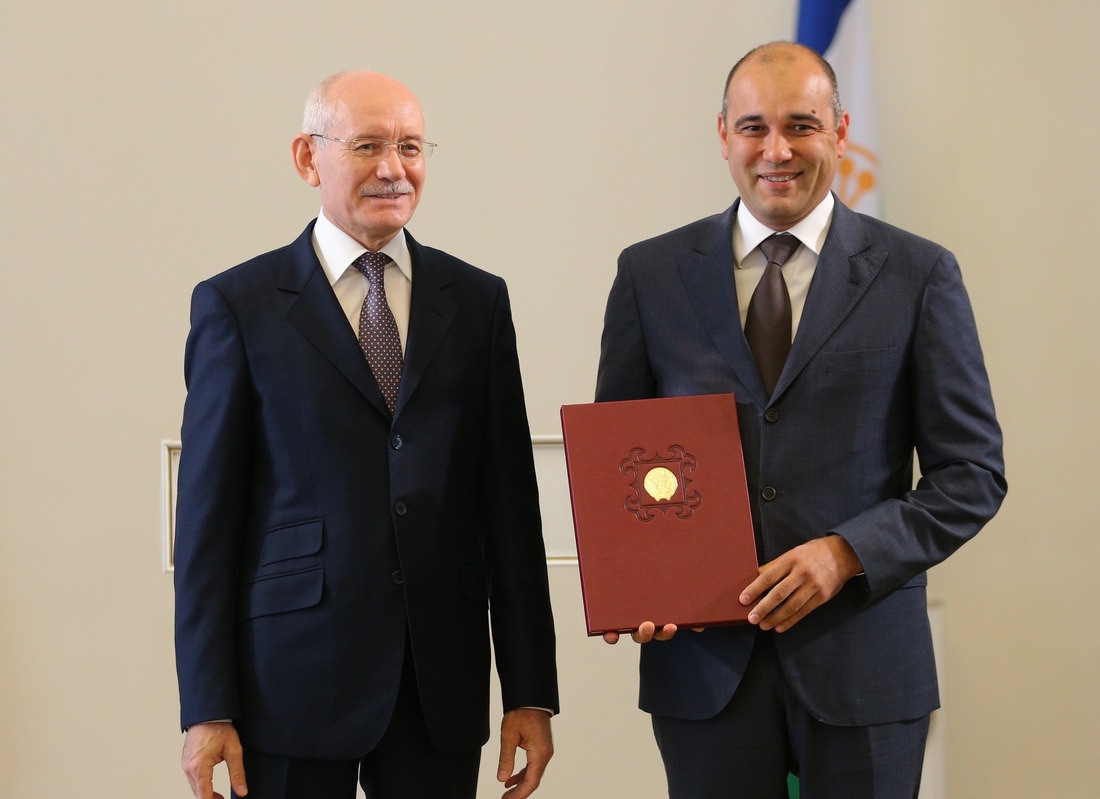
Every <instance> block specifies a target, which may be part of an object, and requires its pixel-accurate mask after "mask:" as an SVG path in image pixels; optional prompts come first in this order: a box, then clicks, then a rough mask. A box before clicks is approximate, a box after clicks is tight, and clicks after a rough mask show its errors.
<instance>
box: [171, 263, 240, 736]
mask: <svg viewBox="0 0 1100 799" xmlns="http://www.w3.org/2000/svg"><path fill="white" fill-rule="evenodd" d="M184 374H185V379H186V381H187V388H188V393H187V401H186V403H185V406H184V414H183V429H182V435H181V439H182V450H181V455H180V465H179V480H178V499H177V509H176V536H175V550H174V552H175V554H174V562H175V575H174V576H175V587H176V614H175V627H176V670H177V676H178V678H179V690H180V706H181V723H182V725H183V727H185V728H186V727H188V726H190V725H192V724H197V723H199V722H202V721H210V720H215V719H234V718H237V717H239V712H240V703H239V697H238V693H237V683H236V681H237V667H236V638H235V631H236V623H237V620H236V608H237V583H238V580H237V570H238V557H239V550H240V541H241V537H242V533H243V529H244V525H245V523H246V503H247V497H248V479H247V475H248V474H249V468H248V466H249V452H250V444H249V441H250V438H249V436H250V431H251V400H250V389H249V381H248V371H247V364H246V361H245V354H244V347H243V342H242V339H241V335H240V332H239V330H238V327H237V324H236V320H235V318H234V317H233V315H232V313H231V312H230V309H229V307H228V305H227V303H226V301H225V299H224V297H223V296H222V295H221V294H220V293H219V292H218V291H217V290H216V289H215V288H213V287H212V286H211V285H210V284H208V283H205V284H200V285H199V286H198V287H197V288H196V289H195V292H194V294H193V295H192V300H191V332H190V334H189V336H188V339H187V349H186V355H185V363H184Z"/></svg>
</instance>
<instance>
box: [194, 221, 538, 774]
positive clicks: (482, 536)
mask: <svg viewBox="0 0 1100 799" xmlns="http://www.w3.org/2000/svg"><path fill="white" fill-rule="evenodd" d="M312 229H313V225H312V224H311V225H310V226H309V227H307V228H306V230H305V232H303V233H302V235H301V236H300V237H299V238H298V239H297V240H296V241H295V242H294V243H293V244H291V245H289V246H287V247H284V248H282V249H279V250H276V251H274V252H271V253H267V254H266V255H262V256H260V257H258V258H255V259H253V260H251V261H249V262H247V263H245V264H242V265H240V266H238V267H236V268H234V269H231V270H229V271H227V272H225V273H223V274H220V275H218V276H216V277H214V278H211V279H210V280H207V281H205V282H203V283H201V284H200V285H199V286H198V287H197V288H196V289H195V292H194V296H193V298H192V311H191V333H190V336H189V337H188V342H187V354H186V369H185V371H186V377H187V383H188V395H187V401H186V406H185V411H184V421H183V431H182V454H181V461H180V468H179V494H178V497H179V498H178V507H177V521H176V541H175V578H176V597H177V600H176V651H177V670H178V676H179V686H180V698H181V706H182V723H183V725H184V726H185V727H186V726H188V725H190V724H194V723H197V722H200V721H209V720H214V719H223V718H229V719H234V720H235V721H236V723H237V725H238V728H239V729H240V732H241V735H242V739H243V741H244V742H245V744H246V746H251V747H253V748H255V749H258V750H260V751H266V752H270V753H273V754H284V755H291V756H297V757H314V758H353V757H358V756H361V755H363V754H365V753H366V752H367V751H369V750H370V749H371V748H372V747H373V746H374V745H375V743H376V742H377V741H378V739H379V737H380V736H381V734H382V732H383V731H384V728H385V726H386V724H387V722H388V719H389V716H390V711H391V709H392V707H393V703H394V700H395V696H396V690H397V685H398V682H399V679H400V674H401V664H402V656H403V653H404V651H405V641H406V630H407V631H408V635H409V637H410V642H411V649H412V652H413V654H414V657H415V663H416V673H417V677H418V682H419V688H420V696H421V701H422V704H423V708H424V715H425V718H426V721H427V724H428V729H429V731H430V733H431V734H432V736H433V739H434V740H435V742H436V743H437V745H439V746H440V747H441V748H443V749H444V750H455V751H457V750H468V749H470V748H474V747H477V746H480V745H481V744H482V743H484V741H485V740H486V739H487V737H488V732H489V728H488V694H489V674H490V645H489V640H490V613H489V610H490V608H491V610H492V613H491V631H492V636H493V642H494V646H495V650H496V663H497V669H498V672H499V675H500V680H501V687H502V693H503V700H504V707H505V709H512V708H516V707H523V706H536V707H545V708H548V709H552V710H556V709H557V702H558V700H557V688H556V675H555V665H554V630H553V620H552V617H551V611H550V605H549V598H548V590H547V580H546V562H545V552H544V548H543V542H542V532H541V521H540V518H539V508H538V494H537V488H536V485H535V475H534V466H533V459H532V453H531V439H530V431H529V429H528V424H527V417H526V411H525V407H524V398H523V389H522V385H521V382H520V373H519V363H518V358H517V355H516V344H515V332H514V329H513V326H512V319H511V312H510V309H509V303H508V294H507V290H506V287H505V285H504V282H503V281H502V280H501V279H500V278H498V277H495V276H493V275H490V274H487V273H485V272H483V271H481V270H478V269H475V268H474V267H472V266H470V265H469V264H466V263H463V262H462V261H459V260H458V259H456V258H453V257H451V256H449V255H447V254H445V253H443V252H440V251H439V250H435V249H432V248H429V247H424V246H421V245H420V244H418V243H417V242H416V241H415V240H414V239H413V238H412V237H411V236H409V237H408V244H409V249H410V252H411V255H412V261H413V269H414V273H413V291H412V304H411V312H410V321H409V331H408V341H407V346H406V356H405V368H404V373H403V378H402V384H401V389H400V396H399V399H398V403H397V407H396V410H395V412H394V415H393V417H392V419H391V416H390V414H389V412H388V410H387V409H386V405H385V402H384V400H383V398H382V395H381V392H380V390H379V388H378V386H377V384H376V383H375V381H374V378H373V376H372V374H371V372H370V368H369V367H368V366H367V363H366V360H365V358H364V357H363V353H362V351H361V350H360V348H359V344H358V342H357V340H356V336H355V333H354V332H353V331H352V329H351V326H350V325H349V324H348V321H347V318H346V316H345V315H344V313H343V311H342V310H341V308H340V306H339V304H338V302H337V300H336V297H335V294H334V293H333V291H332V287H331V286H330V284H329V282H328V280H327V279H326V276H325V273H324V270H323V269H322V267H321V265H320V263H319V261H318V259H317V257H316V255H315V253H314V250H313V247H312V243H311V232H312Z"/></svg>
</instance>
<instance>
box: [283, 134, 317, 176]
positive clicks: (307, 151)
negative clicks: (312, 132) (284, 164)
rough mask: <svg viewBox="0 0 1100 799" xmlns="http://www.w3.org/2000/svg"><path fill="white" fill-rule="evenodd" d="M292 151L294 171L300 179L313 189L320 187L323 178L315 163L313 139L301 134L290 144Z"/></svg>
mask: <svg viewBox="0 0 1100 799" xmlns="http://www.w3.org/2000/svg"><path fill="white" fill-rule="evenodd" d="M290 150H291V153H292V154H293V156H294V169H295V170H296V171H297V172H298V177H300V178H301V179H302V180H304V181H305V182H306V183H308V184H309V185H310V186H312V187H313V188H317V187H318V186H320V185H321V176H320V175H319V174H318V173H317V167H316V166H315V165H314V163H313V155H314V151H313V138H312V137H311V136H307V135H306V134H304V133H299V134H298V135H297V136H295V137H294V141H292V142H291V143H290Z"/></svg>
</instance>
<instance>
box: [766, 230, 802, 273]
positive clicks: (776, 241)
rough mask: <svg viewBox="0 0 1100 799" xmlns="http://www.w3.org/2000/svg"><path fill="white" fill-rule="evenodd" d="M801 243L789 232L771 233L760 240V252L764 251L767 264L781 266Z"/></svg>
mask: <svg viewBox="0 0 1100 799" xmlns="http://www.w3.org/2000/svg"><path fill="white" fill-rule="evenodd" d="M801 243H802V242H800V241H799V240H798V237H797V236H792V235H790V234H789V233H773V234H772V235H770V236H768V237H767V238H766V239H764V240H763V241H762V242H760V252H762V253H764V257H765V258H767V259H768V263H769V264H776V265H777V266H783V264H785V263H787V259H788V258H790V257H791V256H792V255H794V251H795V250H797V249H798V247H799V245H800V244H801Z"/></svg>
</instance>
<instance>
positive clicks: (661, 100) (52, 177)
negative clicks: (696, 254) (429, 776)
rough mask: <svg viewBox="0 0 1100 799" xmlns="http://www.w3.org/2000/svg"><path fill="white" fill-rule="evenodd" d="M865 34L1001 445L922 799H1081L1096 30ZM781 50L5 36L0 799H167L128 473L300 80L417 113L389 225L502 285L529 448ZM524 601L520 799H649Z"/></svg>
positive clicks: (944, 3)
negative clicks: (408, 102)
mask: <svg viewBox="0 0 1100 799" xmlns="http://www.w3.org/2000/svg"><path fill="white" fill-rule="evenodd" d="M9 5H12V4H9ZM871 12H872V20H871V22H872V25H871V28H872V34H873V47H874V58H875V62H876V64H877V65H878V74H877V81H878V82H877V94H878V98H879V109H880V116H879V131H880V145H881V150H882V156H883V159H884V162H885V173H884V175H883V185H884V197H885V206H886V208H885V214H884V215H885V217H886V218H887V219H888V220H890V221H892V222H894V223H897V224H899V225H901V226H903V227H906V228H909V229H911V230H913V231H915V232H918V233H921V234H924V235H926V236H928V237H930V238H933V239H936V240H938V241H940V242H942V243H943V244H945V245H947V246H948V247H950V248H952V249H953V250H954V251H955V252H956V254H957V255H958V256H959V259H960V261H961V263H962V265H963V269H964V275H965V277H966V280H967V284H968V286H969V288H970V290H971V293H972V295H973V299H974V306H975V309H976V312H977V315H978V321H979V325H980V328H981V332H982V336H983V341H984V344H985V347H986V352H987V359H988V363H989V369H990V373H991V377H992V380H993V386H994V392H995V396H996V399H997V403H998V411H999V413H1000V417H1001V420H1002V423H1003V425H1004V428H1005V433H1006V442H1007V444H1006V451H1007V457H1008V464H1009V479H1010V484H1011V490H1010V493H1009V498H1008V501H1007V503H1006V505H1005V507H1004V510H1003V511H1002V513H1001V514H1000V516H998V517H997V519H996V520H995V521H994V523H993V524H991V525H990V527H989V528H988V529H987V531H986V532H985V533H983V534H982V535H981V536H980V537H979V538H978V539H976V540H975V541H974V542H973V543H972V544H970V545H968V546H967V547H966V548H964V549H963V551H962V552H960V553H959V554H958V555H957V556H956V557H955V558H953V559H952V560H951V561H949V562H948V563H947V564H945V565H944V566H942V567H939V568H937V569H936V570H934V572H933V573H932V590H933V592H934V594H936V595H937V596H938V597H939V598H940V599H941V600H942V602H943V608H944V620H943V621H944V638H945V647H944V653H943V658H942V664H941V665H942V667H943V670H944V672H945V675H946V684H945V691H944V700H945V702H946V705H947V708H948V709H947V712H946V713H945V714H944V716H943V718H944V719H945V725H944V726H946V730H945V739H946V764H947V776H946V781H947V788H948V794H949V795H950V796H951V797H952V799H969V798H970V797H998V799H1000V798H1002V797H1036V796H1065V797H1085V796H1090V795H1092V794H1093V793H1094V792H1095V786H1096V784H1097V783H1098V782H1100V765H1098V761H1097V758H1096V756H1095V754H1096V741H1097V740H1098V739H1100V714H1098V713H1097V709H1098V705H1100V703H1098V699H1100V695H1098V690H1097V681H1096V674H1097V673H1098V671H1100V640H1098V637H1100V633H1098V625H1097V621H1096V609H1097V607H1098V606H1100V590H1098V588H1097V581H1096V579H1095V573H1096V569H1097V566H1098V561H1100V559H1098V557H1097V556H1098V554H1100V553H1098V549H1100V544H1098V539H1097V536H1096V521H1095V519H1094V518H1093V517H1094V514H1093V513H1092V508H1093V506H1094V499H1095V494H1096V488H1095V483H1096V480H1095V470H1094V467H1093V463H1094V450H1095V448H1096V443H1097V418H1098V414H1097V406H1098V403H1097V399H1098V393H1100V392H1098V386H1100V379H1098V377H1097V373H1098V366H1100V363H1098V360H1100V358H1098V355H1100V345H1098V344H1097V342H1096V335H1095V334H1096V330H1097V324H1096V321H1095V319H1094V312H1095V309H1096V304H1097V299H1098V269H1097V266H1096V265H1095V264H1093V263H1092V262H1091V261H1092V260H1093V259H1092V258H1091V255H1092V253H1093V251H1094V250H1095V247H1094V246H1092V240H1091V235H1090V234H1093V233H1094V232H1095V229H1096V222H1095V220H1096V217H1097V211H1098V210H1100V202H1098V199H1097V185H1098V183H1100V155H1098V149H1097V146H1096V143H1095V141H1094V140H1095V138H1096V131H1097V130H1098V129H1100V105H1098V103H1097V101H1096V88H1095V79H1096V74H1097V68H1098V67H1100V59H1098V57H1097V56H1096V55H1095V53H1096V48H1095V41H1096V40H1097V39H1098V38H1100V7H1098V6H1097V5H1096V4H1094V3H1084V2H1080V1H1079V0H1048V2H1046V3H1041V4H1037V3H1032V2H1023V0H1009V1H1008V2H1005V1H1004V0H1002V1H1001V2H993V0H975V2H971V3H956V2H952V1H951V0H927V2H923V3H888V2H881V1H879V2H873V3H872V9H871ZM793 20H794V2H793V0H786V1H785V2H779V1H778V0H769V1H767V2H764V1H762V0H761V1H759V2H750V1H749V0H709V1H708V0H698V1H697V2H691V3H683V4H680V6H679V7H675V6H672V5H670V4H668V3H664V2H656V1H655V0H637V1H634V2H626V1H625V0H623V1H621V2H601V1H600V0H584V1H583V2H582V1H581V0H559V2H556V3H543V4H528V3H503V2H501V3H490V2H486V1H485V0H466V2H463V3H453V4H451V3H430V2H425V1H424V0H407V2H402V3H388V4H379V3H350V2H344V1H343V0H337V2H330V3H324V4H303V3H297V4H291V3H280V2H275V3H271V2H268V3H259V2H233V3H226V2H223V0H218V2H215V1H214V0H192V1H191V2H188V3H168V2H156V1H155V0H154V1H153V2H149V3H145V4H138V5H135V4H133V3H129V2H126V3H124V2H121V0H102V1H101V2H98V3H80V2H76V1H75V0H61V2H59V3H54V4H44V5H43V4H26V3H24V4H14V5H12V7H11V8H6V9H5V11H4V14H3V24H2V25H0V70H2V74H3V75H4V76H5V77H4V79H3V81H2V82H0V108H2V109H3V114H4V117H3V118H4V122H5V125H4V127H5V130H6V136H5V145H6V146H5V154H4V158H3V159H2V161H0V163H2V166H0V178H2V183H0V185H2V186H3V195H2V198H0V203H2V213H0V219H2V220H3V223H2V224H3V236H2V239H0V241H2V244H3V248H4V249H3V252H4V257H3V262H2V267H0V268H2V269H3V274H4V278H5V279H4V290H3V291H2V292H0V375H2V376H3V381H4V389H3V391H2V393H0V426H2V427H0V431H2V432H0V435H2V438H0V479H2V486H3V487H2V489H0V491H2V498H0V685H2V686H3V690H0V774H2V775H3V778H2V783H3V787H2V789H0V793H2V794H3V795H4V796H13V797H14V796H18V797H21V798H23V799H35V798H37V797H50V798H51V799H52V797H61V796H80V797H82V799H106V797H118V796H122V797H131V796H154V797H180V798H181V799H182V797H185V796H187V795H188V791H187V788H186V786H185V784H184V781H183V777H182V775H181V774H180V773H179V770H178V756H179V747H180V743H181V738H180V735H179V733H178V731H177V729H176V712H177V711H176V696H175V684H174V674H173V660H172V641H171V609H172V592H171V579H170V576H169V575H167V574H165V573H163V572H162V571H161V560H160V539H159V535H160V529H159V528H160V507H159V491H160V463H159V444H160V441H161V439H162V438H175V437H176V436H177V435H178V429H179V418H180V411H181V407H182V402H183V396H184V391H183V382H182V377H181V358H182V349H183V342H184V338H185V336H186V332H187V308H188V297H189V294H190V290H191V288H192V286H193V285H194V284H195V283H196V282H197V281H198V280H200V279H202V278H203V277H206V276H208V275H209V274H212V273H214V272H216V271H220V270H221V269H223V268H225V267H228V266H230V265H232V264H234V263H237V262H238V261H240V260H243V259H245V258H247V257H249V256H252V255H254V254H256V253H257V252H260V251H262V250H266V249H270V248H273V247H275V246H279V245H281V244H283V243H285V242H287V241H289V240H290V239H291V238H292V237H293V236H295V235H296V234H297V233H298V232H299V231H300V229H301V228H302V227H303V226H304V224H305V223H306V222H307V221H308V219H309V218H310V217H311V216H312V215H313V214H314V213H315V212H316V209H317V205H318V200H317V198H316V196H315V194H314V193H313V192H312V191H311V190H310V189H309V188H308V187H307V186H306V185H305V184H303V183H301V182H300V181H298V179H297V178H296V177H295V175H294V174H293V171H292V169H291V162H290V157H289V140H290V138H291V136H292V135H293V134H294V132H295V131H296V130H297V125H298V120H299V115H300V108H301V105H302V102H303V100H304V98H305V95H306V93H307V92H308V90H309V89H310V88H311V87H312V85H313V84H314V83H316V82H317V81H318V80H319V79H320V78H322V77H324V76H325V75H327V74H328V73H330V72H332V71H334V70H336V69H340V68H344V67H359V66H372V67H376V68H380V69H384V70H386V71H389V72H391V73H393V74H396V75H398V76H400V77H401V78H402V79H404V80H405V81H406V82H408V83H409V84H410V85H411V86H412V87H413V88H414V89H415V90H416V91H417V92H418V93H419V94H420V97H421V100H422V101H423V104H424V106H425V108H426V109H427V112H428V130H429V133H430V135H431V137H432V138H433V139H434V140H436V141H439V142H440V143H441V145H440V147H439V151H438V152H437V154H436V157H435V158H434V159H433V161H432V162H431V164H430V169H429V181H428V185H427V191H426V196H425V198H424V201H423V202H422V204H421V207H420V210H419V212H418V214H417V217H416V219H415V220H414V222H413V225H412V226H411V229H412V230H413V232H414V234H415V235H416V236H417V237H418V238H420V239H421V240H423V241H425V242H427V243H430V244H433V245H435V246H439V247H442V248H445V249H447V250H450V251H452V252H454V253H456V254H458V255H460V256H462V257H465V258H466V259H468V260H471V261H473V262H474V263H477V264H479V265H481V266H483V267H485V268H487V269H489V270H491V271H495V272H497V273H499V274H502V275H504V276H505V277H506V278H507V279H508V281H509V284H510V286H511V290H512V295H513V303H514V310H515V314H516V319H517V326H518V333H519V340H520V347H521V356H522V359H523V365H524V371H525V378H526V382H527V387H528V397H529V410H530V415H531V420H532V426H533V428H534V432H535V433H539V434H553V433H556V432H558V423H557V410H558V407H559V406H560V405H561V404H563V403H567V402H583V401H588V400H589V399H590V398H591V394H592V388H593V382H594V375H595V369H596V358H597V349H598V337H599V331H600V327H601V315H602V307H603V302H604V299H605V296H606V291H607V288H608V287H609V285H610V282H611V279H612V276H613V270H614V260H615V257H616V255H617V253H618V251H619V250H620V249H621V248H622V247H623V246H625V245H627V244H629V243H631V242H632V241H635V240H638V239H640V238H644V237H648V236H651V235H654V234H657V233H660V232H662V231H664V230H667V229H670V228H672V227H674V226H677V225H679V224H682V223H685V222H688V221H690V220H693V219H695V218H697V217H700V216H703V215H706V214H709V213H712V212H715V211H718V210H721V209H723V208H725V207H726V206H727V205H728V204H729V202H730V201H731V199H732V197H733V191H732V189H733V187H732V184H731V182H730V179H729V176H728V173H727V172H726V166H725V163H724V162H723V161H722V160H721V159H720V157H719V151H718V143H717V139H716V135H715V114H716V111H717V107H718V102H719V98H720V94H721V87H722V82H723V79H724V77H725V73H726V71H727V70H728V68H729V66H730V65H731V64H732V63H733V61H734V60H736V58H737V57H739V56H740V55H741V54H742V53H743V52H744V51H745V50H747V49H748V48H749V47H750V46H752V45H755V44H758V43H760V42H762V41H766V40H771V39H776V38H786V37H789V36H790V35H791V31H792V30H793ZM853 124H854V125H856V126H858V124H859V120H853ZM552 579H553V588H554V594H555V603H556V606H557V609H558V626H559V635H560V640H561V667H562V692H563V695H562V701H563V705H564V708H565V713H564V714H563V715H562V716H561V717H560V719H559V721H558V724H557V743H558V751H559V754H558V758H557V759H556V761H555V762H554V764H553V768H552V770H551V772H550V773H549V774H548V776H547V780H546V783H545V785H544V788H543V790H542V792H541V793H540V795H541V796H543V797H545V799H564V798H568V799H576V798H577V797H581V799H584V798H585V797H596V796H601V797H603V796H610V797H632V798H633V797H637V798H638V799H648V797H658V796H660V795H662V790H661V786H660V784H659V780H660V773H659V767H658V765H657V763H656V753H655V749H654V747H653V745H652V743H651V742H650V739H649V732H648V727H647V721H646V719H645V717H644V716H643V715H642V714H640V713H638V712H637V711H633V710H632V709H631V708H632V705H633V702H634V693H635V681H636V678H635V661H634V653H633V651H632V650H631V649H630V648H629V647H625V646H622V645H620V646H619V647H617V648H615V649H611V648H604V645H603V644H602V643H600V642H598V641H590V640H586V639H585V638H584V636H583V626H582V624H583V622H582V619H581V618H580V616H579V613H580V610H579V607H580V606H579V599H578V596H577V594H578V588H577V584H576V573H575V570H571V569H570V568H569V567H559V566H555V567H553V569H552ZM483 793H484V795H485V796H489V795H491V794H490V793H489V792H483Z"/></svg>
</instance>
